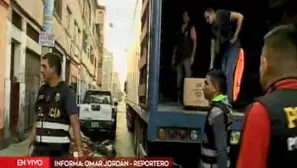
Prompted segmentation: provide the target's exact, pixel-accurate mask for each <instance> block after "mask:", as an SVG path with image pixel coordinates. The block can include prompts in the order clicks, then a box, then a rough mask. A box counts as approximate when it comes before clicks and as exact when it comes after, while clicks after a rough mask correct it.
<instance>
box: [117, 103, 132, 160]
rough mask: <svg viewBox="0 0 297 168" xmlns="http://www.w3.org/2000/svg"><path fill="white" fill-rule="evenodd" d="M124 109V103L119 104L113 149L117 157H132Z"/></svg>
mask: <svg viewBox="0 0 297 168" xmlns="http://www.w3.org/2000/svg"><path fill="white" fill-rule="evenodd" d="M125 110H126V108H125V103H124V102H120V103H119V105H118V118H117V137H116V141H115V148H116V151H117V156H119V157H133V156H134V152H133V138H132V135H131V133H129V132H128V130H127V127H126V111H125Z"/></svg>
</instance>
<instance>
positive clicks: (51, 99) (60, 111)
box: [29, 53, 83, 156]
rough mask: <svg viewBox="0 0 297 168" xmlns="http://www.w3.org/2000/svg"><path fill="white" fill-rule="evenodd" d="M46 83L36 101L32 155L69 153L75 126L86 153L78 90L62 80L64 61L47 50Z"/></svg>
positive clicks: (44, 60)
mask: <svg viewBox="0 0 297 168" xmlns="http://www.w3.org/2000/svg"><path fill="white" fill-rule="evenodd" d="M40 64H41V67H40V71H41V75H42V76H43V79H44V83H45V84H43V85H42V86H41V87H40V89H39V92H38V95H37V99H36V102H35V110H36V119H35V122H34V125H33V129H32V131H31V133H30V135H29V148H30V147H31V146H32V145H33V146H34V149H33V152H32V154H31V155H32V156H65V155H67V154H68V152H69V148H70V134H69V129H70V128H72V130H73V134H74V139H75V144H76V147H77V150H78V156H83V150H82V147H81V140H80V125H79V119H78V111H77V105H76V98H75V94H74V92H73V91H72V90H71V88H70V87H69V85H68V84H67V83H66V82H64V81H61V80H60V74H61V69H62V68H61V60H60V58H59V56H58V55H56V54H53V53H47V54H45V55H44V56H43V57H42V58H41V63H40Z"/></svg>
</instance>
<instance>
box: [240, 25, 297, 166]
mask: <svg viewBox="0 0 297 168" xmlns="http://www.w3.org/2000/svg"><path fill="white" fill-rule="evenodd" d="M260 60H261V63H260V81H261V84H262V87H263V89H265V96H263V97H261V98H259V99H258V100H257V101H256V102H254V103H253V104H251V105H250V107H249V108H248V109H247V110H246V112H245V114H246V116H245V122H244V127H243V133H242V137H241V146H240V152H239V157H238V160H237V168H276V167H281V168H295V167H297V162H296V158H297V29H296V27H295V26H293V25H282V26H279V27H276V28H274V29H273V30H271V31H270V32H268V33H267V34H266V36H265V37H264V47H263V49H262V55H261V59H260Z"/></svg>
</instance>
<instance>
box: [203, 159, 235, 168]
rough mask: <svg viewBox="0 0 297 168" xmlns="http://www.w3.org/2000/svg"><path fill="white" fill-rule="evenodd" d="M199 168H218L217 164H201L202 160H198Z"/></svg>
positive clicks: (228, 165) (228, 163) (228, 164)
mask: <svg viewBox="0 0 297 168" xmlns="http://www.w3.org/2000/svg"><path fill="white" fill-rule="evenodd" d="M200 167H201V168H218V165H217V164H209V163H205V162H203V160H200ZM227 167H230V161H229V160H228V162H227Z"/></svg>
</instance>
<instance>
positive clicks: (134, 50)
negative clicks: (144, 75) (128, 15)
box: [126, 0, 147, 104]
mask: <svg viewBox="0 0 297 168" xmlns="http://www.w3.org/2000/svg"><path fill="white" fill-rule="evenodd" d="M146 1H147V0H145V2H146ZM142 2H143V1H141V0H136V4H135V10H134V18H133V26H132V29H133V32H134V33H133V36H132V41H131V43H130V45H129V48H128V52H127V54H128V62H127V63H128V65H127V67H128V69H127V70H128V76H127V82H126V93H127V99H128V100H131V101H133V102H135V103H137V104H138V102H139V101H138V89H139V88H138V87H139V67H138V66H139V64H138V63H139V60H140V43H141V41H140V40H141V38H140V37H141V30H142V29H141V28H142V27H141V20H142V19H141V18H142V15H141V14H142V13H143V11H144V10H143V3H142ZM141 65H142V64H141Z"/></svg>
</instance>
